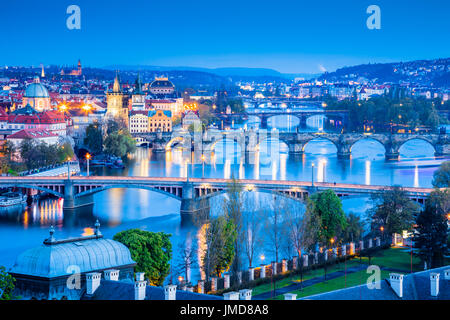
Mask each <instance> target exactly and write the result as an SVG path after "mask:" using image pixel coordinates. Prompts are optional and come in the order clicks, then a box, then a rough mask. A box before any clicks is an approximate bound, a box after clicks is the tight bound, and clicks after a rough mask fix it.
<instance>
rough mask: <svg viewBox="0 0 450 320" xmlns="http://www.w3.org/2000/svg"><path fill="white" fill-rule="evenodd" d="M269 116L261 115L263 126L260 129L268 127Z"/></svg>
mask: <svg viewBox="0 0 450 320" xmlns="http://www.w3.org/2000/svg"><path fill="white" fill-rule="evenodd" d="M268 120H269V118H267V117H263V116H261V127H260V129H267V126H268Z"/></svg>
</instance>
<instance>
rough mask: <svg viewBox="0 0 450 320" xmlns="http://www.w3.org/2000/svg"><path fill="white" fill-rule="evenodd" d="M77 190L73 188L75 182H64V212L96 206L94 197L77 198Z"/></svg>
mask: <svg viewBox="0 0 450 320" xmlns="http://www.w3.org/2000/svg"><path fill="white" fill-rule="evenodd" d="M74 190H75V188H74V186H73V180H69V179H67V180H65V181H64V204H63V211H66V210H73V209H76V208H79V207H84V206H89V205H92V204H94V198H93V195H86V196H83V197H79V198H76V197H75V191H74Z"/></svg>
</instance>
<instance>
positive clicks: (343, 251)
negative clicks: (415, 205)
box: [180, 237, 391, 293]
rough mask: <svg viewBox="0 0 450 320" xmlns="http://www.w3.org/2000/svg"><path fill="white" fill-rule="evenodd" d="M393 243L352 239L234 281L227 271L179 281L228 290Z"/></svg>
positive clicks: (198, 289)
mask: <svg viewBox="0 0 450 320" xmlns="http://www.w3.org/2000/svg"><path fill="white" fill-rule="evenodd" d="M387 244H389V245H390V244H391V242H390V239H389V241H382V240H381V238H380V237H376V238H367V239H365V240H361V241H356V242H351V243H348V244H343V245H339V246H333V247H331V248H328V249H325V248H321V249H320V250H319V251H318V252H314V253H308V254H304V255H302V256H301V257H297V256H294V257H292V258H291V259H282V260H281V261H280V262H275V261H274V262H272V263H270V264H261V265H260V266H259V267H249V268H248V269H247V270H244V271H241V272H239V273H238V274H237V275H236V277H235V279H234V280H235V281H234V285H232V283H231V274H229V273H225V274H223V275H222V277H220V278H218V277H212V278H210V279H208V281H205V280H199V281H198V283H197V285H194V286H192V285H191V286H187V285H183V284H180V288H181V289H182V290H187V291H194V292H199V293H209V292H210V293H215V292H222V291H223V292H226V291H227V290H229V289H230V288H232V287H233V288H244V287H245V288H248V287H253V286H255V285H256V284H258V283H260V282H262V281H264V280H263V279H265V278H272V277H274V276H276V277H280V278H281V277H283V276H288V275H290V274H291V273H294V272H299V271H300V270H301V269H303V270H307V269H311V268H318V267H321V266H323V265H325V264H332V263H334V262H336V261H337V260H339V259H342V258H344V257H349V258H350V257H354V256H355V255H359V254H360V253H362V254H367V253H370V251H369V250H370V249H381V247H383V246H385V245H387Z"/></svg>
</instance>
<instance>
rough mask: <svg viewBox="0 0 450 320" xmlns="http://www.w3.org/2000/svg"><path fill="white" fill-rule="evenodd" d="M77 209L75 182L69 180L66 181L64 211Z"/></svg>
mask: <svg viewBox="0 0 450 320" xmlns="http://www.w3.org/2000/svg"><path fill="white" fill-rule="evenodd" d="M73 208H75V197H74V188H73V181H72V180H70V179H67V180H66V181H64V204H63V210H65V209H73Z"/></svg>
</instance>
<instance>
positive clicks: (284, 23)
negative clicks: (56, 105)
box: [0, 0, 450, 73]
mask: <svg viewBox="0 0 450 320" xmlns="http://www.w3.org/2000/svg"><path fill="white" fill-rule="evenodd" d="M71 4H76V5H79V6H80V8H81V30H68V29H67V28H66V19H67V17H68V15H67V14H66V8H67V7H68V6H69V5H71ZM371 4H376V5H379V6H380V8H381V20H382V21H381V23H382V25H381V26H382V28H381V30H368V29H367V27H366V19H367V17H368V14H366V9H367V7H368V6H369V5H371ZM449 12H450V1H448V0H315V1H312V0H310V1H306V0H272V1H267V0H227V1H217V0H191V1H186V0H184V1H180V0H171V1H167V0H159V1H155V0H121V1H115V0H109V1H108V0H89V1H87V0H70V1H68V0H53V1H50V0H40V1H35V0H22V1H19V0H2V1H1V4H0V30H1V37H0V65H39V64H40V63H44V64H45V65H49V64H63V65H66V64H67V65H72V64H75V63H76V60H77V59H78V58H81V60H82V62H83V65H84V66H95V67H102V66H106V65H112V64H130V65H138V64H141V65H142V64H145V65H162V66H196V67H208V68H214V67H264V68H273V69H276V70H278V71H281V72H290V73H297V72H311V73H314V72H319V71H321V70H334V69H336V68H337V67H341V66H345V65H354V64H359V63H367V62H387V61H407V60H414V59H430V58H439V57H441V58H442V57H449V56H450V36H449V35H450V19H449V18H448V15H449Z"/></svg>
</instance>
